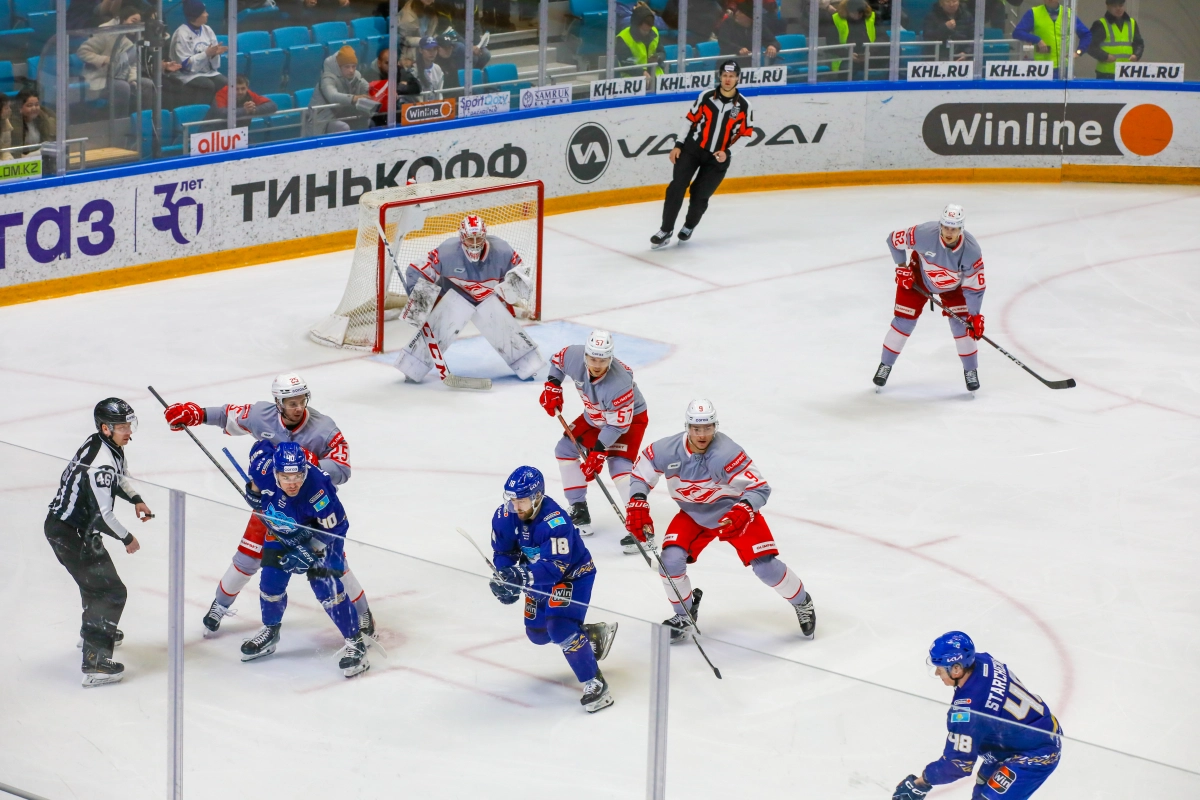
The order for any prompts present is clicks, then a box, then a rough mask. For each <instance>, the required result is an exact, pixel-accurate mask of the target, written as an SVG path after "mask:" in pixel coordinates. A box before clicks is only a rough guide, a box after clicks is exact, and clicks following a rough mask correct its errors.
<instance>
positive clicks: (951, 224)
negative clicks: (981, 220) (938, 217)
mask: <svg viewBox="0 0 1200 800" xmlns="http://www.w3.org/2000/svg"><path fill="white" fill-rule="evenodd" d="M942 224H943V225H945V226H946V227H947V228H962V227H963V226H965V225H966V224H967V215H966V212H964V211H963V207H962V206H960V205H957V204H956V203H950V204H949V205H947V206H946V207H945V208H943V209H942Z"/></svg>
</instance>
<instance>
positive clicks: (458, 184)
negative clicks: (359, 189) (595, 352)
mask: <svg viewBox="0 0 1200 800" xmlns="http://www.w3.org/2000/svg"><path fill="white" fill-rule="evenodd" d="M468 214H474V215H476V216H480V217H482V218H483V221H484V222H485V223H486V224H487V229H488V235H489V236H498V237H500V238H501V239H503V240H504V241H506V242H508V243H509V244H510V245H512V248H513V249H514V250H515V251H516V252H517V253H518V254H519V255H520V256H521V260H522V261H523V262H524V263H525V264H527V265H529V266H530V267H531V269H532V272H533V279H534V280H533V287H534V288H533V294H532V296H531V297H530V300H529V302H528V303H527V304H525V305H524V306H520V307H517V308H516V309H515V313H516V314H517V316H520V317H524V318H528V319H538V318H539V317H540V316H541V299H542V298H541V289H542V253H541V245H542V183H541V181H521V182H514V181H512V180H508V179H504V178H452V179H449V180H443V181H434V182H433V183H415V184H410V185H408V186H396V187H392V188H388V189H380V190H378V191H373V192H367V193H366V194H364V195H362V197H360V198H359V201H358V237H357V239H356V241H355V245H354V261H353V264H352V265H351V267H350V277H349V279H348V280H347V282H346V291H345V293H344V294H343V295H342V301H341V302H340V303H339V304H338V307H337V310H336V311H334V312H333V314H331V315H330V316H328V317H326V318H325V319H324V320H322V321H321V322H320V323H319V324H318V325H316V326H315V327H313V328H312V330H311V331H309V336H311V337H312V339H313V340H314V341H316V342H317V343H319V344H323V345H328V346H330V347H345V348H350V349H355V350H372V351H374V352H382V351H383V323H384V321H385V320H390V319H396V318H397V317H399V316H400V312H401V311H402V310H403V309H404V306H405V304H406V303H407V302H408V297H407V295H406V294H405V291H404V281H403V277H402V275H403V271H404V270H406V269H407V268H408V266H409V265H410V264H416V265H420V264H423V263H424V262H425V258H426V256H427V255H428V254H429V251H431V250H433V249H435V248H436V247H438V246H439V245H440V244H442V242H444V241H446V240H447V239H449V238H452V237H453V238H457V237H458V226H459V223H460V222H462V218H463V217H464V216H466V215H468ZM379 226H382V227H383V229H384V231H385V233H386V235H387V237H388V241H389V242H390V243H391V245H392V252H394V253H395V254H396V263H397V265H398V266H399V268H400V273H397V271H396V269H394V268H393V266H392V264H391V259H390V258H389V257H388V253H387V249H386V248H385V247H384V246H383V243H382V242H381V241H380V239H379V233H378V228H379Z"/></svg>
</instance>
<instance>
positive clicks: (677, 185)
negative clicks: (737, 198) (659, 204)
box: [662, 141, 732, 231]
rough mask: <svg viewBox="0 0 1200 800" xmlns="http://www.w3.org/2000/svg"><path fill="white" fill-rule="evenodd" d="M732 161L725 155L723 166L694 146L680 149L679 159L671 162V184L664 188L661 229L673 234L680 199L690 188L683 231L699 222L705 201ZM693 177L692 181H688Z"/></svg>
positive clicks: (706, 205)
mask: <svg viewBox="0 0 1200 800" xmlns="http://www.w3.org/2000/svg"><path fill="white" fill-rule="evenodd" d="M731 160H732V159H730V157H729V153H728V152H726V154H725V163H724V164H722V163H721V162H720V161H717V157H716V156H714V155H713V154H712V153H710V152H708V151H707V150H703V149H701V148H700V146H699V145H698V144H695V143H694V142H691V141H688V142H685V143H684V145H683V149H682V151H681V152H680V153H679V158H677V159H676V160H675V172H674V174H673V175H672V176H671V184H670V185H669V186H668V187H667V198H666V200H665V201H664V202H663V216H662V229H663V230H664V231H673V230H675V219H676V217H678V216H679V209H680V208H682V207H683V196H684V194H686V193H687V191H688V188H689V185H690V188H691V197H692V199H691V201H690V202H689V203H688V212H687V217H686V218H685V219H684V221H683V226H684V227H685V228H694V227H696V226H697V225H698V224H699V223H700V218H701V217H703V216H704V212H705V211H707V210H708V198H710V197H712V196H713V192H715V191H717V187H718V186H720V185H721V181H723V180H725V173H726V172H727V171H728V170H729V163H730V161H731ZM692 176H695V180H692Z"/></svg>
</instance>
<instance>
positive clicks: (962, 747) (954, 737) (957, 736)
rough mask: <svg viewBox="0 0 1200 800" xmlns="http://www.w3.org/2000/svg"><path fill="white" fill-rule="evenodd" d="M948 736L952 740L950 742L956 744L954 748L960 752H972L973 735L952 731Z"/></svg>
mask: <svg viewBox="0 0 1200 800" xmlns="http://www.w3.org/2000/svg"><path fill="white" fill-rule="evenodd" d="M947 738H948V739H949V740H950V743H951V744H953V745H954V749H955V750H957V751H958V752H960V753H969V752H971V745H972V744H974V742H973V741H972V740H971V737H970V736H968V735H967V734H965V733H952V734H950V735H949V736H948V737H947Z"/></svg>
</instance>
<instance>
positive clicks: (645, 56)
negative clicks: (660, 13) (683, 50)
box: [613, 3, 663, 87]
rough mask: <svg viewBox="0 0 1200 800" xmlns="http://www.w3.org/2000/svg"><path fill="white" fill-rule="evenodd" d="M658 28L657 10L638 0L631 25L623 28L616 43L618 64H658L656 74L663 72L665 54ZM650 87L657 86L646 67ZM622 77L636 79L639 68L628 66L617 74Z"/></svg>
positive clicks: (644, 73) (621, 65)
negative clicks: (655, 17) (634, 68)
mask: <svg viewBox="0 0 1200 800" xmlns="http://www.w3.org/2000/svg"><path fill="white" fill-rule="evenodd" d="M658 38H659V37H658V28H656V27H655V26H654V11H653V10H651V8H650V6H648V5H646V4H645V3H638V4H637V5H636V6H635V7H634V9H633V16H632V17H631V18H630V22H629V26H628V27H626V28H622V29H621V30H620V31H619V32H618V33H617V37H616V41H615V42H614V43H613V45H614V52H615V54H616V59H617V66H620V67H637V66H642V67H647V66H649V65H650V64H654V65H655V66H654V75H662V74H663V69H662V64H663V53H662V48H661V47H660V46H659V41H658ZM642 75H644V76H645V78H646V86H647V87H650V86H653V85H654V77H653V76H652V75H651V73H650V70H648V69H643V70H642ZM616 77H618V78H636V77H637V71H636V70H633V69H624V70H620V71H619V72H617V73H616Z"/></svg>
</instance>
